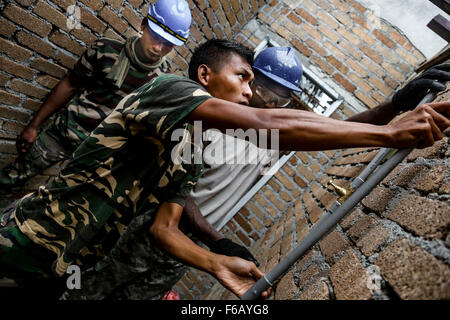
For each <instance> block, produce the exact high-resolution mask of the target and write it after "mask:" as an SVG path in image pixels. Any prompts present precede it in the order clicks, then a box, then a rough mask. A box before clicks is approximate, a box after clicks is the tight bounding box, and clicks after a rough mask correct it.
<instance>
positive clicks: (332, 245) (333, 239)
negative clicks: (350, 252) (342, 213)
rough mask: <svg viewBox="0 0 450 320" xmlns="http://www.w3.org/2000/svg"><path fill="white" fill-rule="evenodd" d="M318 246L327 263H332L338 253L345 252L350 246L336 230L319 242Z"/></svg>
mask: <svg viewBox="0 0 450 320" xmlns="http://www.w3.org/2000/svg"><path fill="white" fill-rule="evenodd" d="M319 246H320V250H321V251H322V253H323V255H324V256H325V260H326V261H327V262H328V263H334V257H335V256H336V255H337V254H338V253H340V252H342V251H345V250H347V249H348V248H349V247H350V244H349V243H348V242H347V240H345V239H344V238H342V236H341V235H340V234H339V233H338V232H337V231H336V230H333V231H332V232H330V233H329V234H328V235H327V236H325V238H323V239H322V240H320V241H319Z"/></svg>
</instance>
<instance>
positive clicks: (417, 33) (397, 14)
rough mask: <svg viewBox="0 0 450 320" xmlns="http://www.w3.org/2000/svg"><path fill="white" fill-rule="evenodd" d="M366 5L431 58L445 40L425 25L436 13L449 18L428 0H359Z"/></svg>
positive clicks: (445, 43) (442, 45)
mask: <svg viewBox="0 0 450 320" xmlns="http://www.w3.org/2000/svg"><path fill="white" fill-rule="evenodd" d="M359 2H360V3H361V4H363V5H364V6H366V7H369V6H374V7H371V8H373V9H374V10H373V11H374V12H379V15H380V16H381V18H383V19H385V20H387V21H389V22H390V23H391V24H393V25H394V26H396V27H398V28H399V29H400V30H401V31H403V33H404V34H405V35H406V36H407V37H408V38H409V40H410V41H411V42H412V43H413V44H414V45H415V46H416V47H417V48H418V49H419V50H420V51H421V52H422V53H423V54H424V55H425V56H426V57H427V58H431V57H432V56H434V55H435V54H436V53H437V52H439V51H440V50H441V49H442V48H443V47H445V46H446V45H447V42H446V41H445V40H443V39H442V38H441V37H439V36H438V35H437V34H436V33H434V32H433V31H431V29H429V28H428V27H427V24H428V23H429V22H430V20H431V19H433V18H434V17H435V16H436V15H437V14H441V15H442V16H444V17H445V18H446V19H449V20H450V17H449V15H447V14H446V13H445V12H444V11H443V10H441V9H439V8H438V7H437V6H435V5H434V4H433V3H431V2H430V1H429V0H359Z"/></svg>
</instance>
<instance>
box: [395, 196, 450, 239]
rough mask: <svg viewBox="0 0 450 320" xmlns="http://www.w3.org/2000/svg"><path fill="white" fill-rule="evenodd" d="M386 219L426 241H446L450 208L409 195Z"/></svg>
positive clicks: (438, 202) (434, 201) (439, 202)
mask: <svg viewBox="0 0 450 320" xmlns="http://www.w3.org/2000/svg"><path fill="white" fill-rule="evenodd" d="M386 217H387V218H388V219H391V220H393V221H396V222H397V223H398V224H400V225H401V226H402V227H404V228H405V229H407V230H408V231H410V232H413V233H414V234H416V235H419V236H421V237H424V238H425V239H433V240H435V239H444V238H445V236H446V232H447V231H446V226H447V225H448V224H449V223H450V206H449V205H448V204H446V203H445V202H442V201H437V200H430V199H427V198H424V197H420V196H416V195H407V196H406V197H404V198H402V199H401V200H400V202H399V203H398V204H397V205H396V206H395V207H394V208H393V209H392V210H389V211H388V212H387V214H386Z"/></svg>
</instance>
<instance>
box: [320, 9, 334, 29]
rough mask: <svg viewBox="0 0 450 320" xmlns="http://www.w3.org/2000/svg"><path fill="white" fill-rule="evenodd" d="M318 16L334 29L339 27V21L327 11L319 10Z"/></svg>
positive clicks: (322, 21)
mask: <svg viewBox="0 0 450 320" xmlns="http://www.w3.org/2000/svg"><path fill="white" fill-rule="evenodd" d="M317 17H318V18H319V20H320V22H321V23H325V24H327V25H328V26H329V27H330V28H331V29H333V30H336V29H337V28H338V27H339V23H338V22H337V21H336V20H335V19H334V18H333V17H332V16H330V15H329V14H328V13H327V12H325V11H322V10H320V11H319V12H317Z"/></svg>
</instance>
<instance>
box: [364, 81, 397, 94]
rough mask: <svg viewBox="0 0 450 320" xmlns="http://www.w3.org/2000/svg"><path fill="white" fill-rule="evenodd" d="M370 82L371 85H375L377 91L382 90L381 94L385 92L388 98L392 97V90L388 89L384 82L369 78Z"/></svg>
mask: <svg viewBox="0 0 450 320" xmlns="http://www.w3.org/2000/svg"><path fill="white" fill-rule="evenodd" d="M369 82H370V84H372V85H374V86H375V87H376V88H377V89H379V90H381V92H383V93H384V94H385V95H386V96H389V95H391V93H392V90H391V89H389V87H387V86H386V85H385V84H384V83H383V82H381V81H380V80H378V79H377V78H376V77H373V76H371V77H369Z"/></svg>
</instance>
